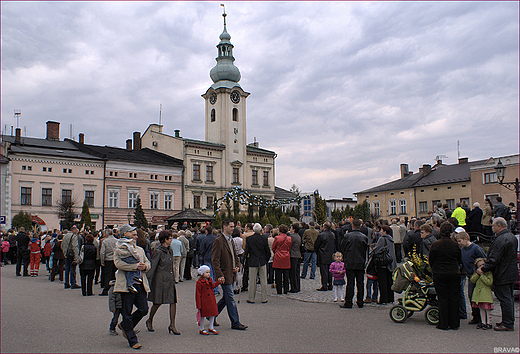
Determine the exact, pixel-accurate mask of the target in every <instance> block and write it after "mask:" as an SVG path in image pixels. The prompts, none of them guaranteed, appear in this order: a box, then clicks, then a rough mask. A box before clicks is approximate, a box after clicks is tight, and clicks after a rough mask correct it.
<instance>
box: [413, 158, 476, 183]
mask: <svg viewBox="0 0 520 354" xmlns="http://www.w3.org/2000/svg"><path fill="white" fill-rule="evenodd" d="M485 162H486V160H478V161H472V162H464V163H457V164H453V165H439V166H437V167H435V169H434V170H432V171H431V172H430V173H429V174H428V175H427V176H424V177H423V178H421V180H420V181H417V182H416V183H415V187H422V186H431V185H438V184H446V183H456V182H469V181H471V177H470V167H471V166H475V165H481V164H483V163H485ZM421 175H422V174H421Z"/></svg>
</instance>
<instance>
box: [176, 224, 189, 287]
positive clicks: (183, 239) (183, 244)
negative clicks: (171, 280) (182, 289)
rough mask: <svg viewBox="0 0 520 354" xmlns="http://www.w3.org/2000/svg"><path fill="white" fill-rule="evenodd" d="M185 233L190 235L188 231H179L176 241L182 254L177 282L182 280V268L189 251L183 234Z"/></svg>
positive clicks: (184, 265)
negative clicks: (180, 246) (178, 242)
mask: <svg viewBox="0 0 520 354" xmlns="http://www.w3.org/2000/svg"><path fill="white" fill-rule="evenodd" d="M186 232H189V233H190V234H191V231H190V230H185V231H184V230H181V231H179V237H178V240H179V241H181V243H182V252H181V262H180V264H179V281H180V282H182V280H183V278H184V268H185V267H186V262H187V261H186V258H187V257H188V251H189V249H190V241H188V239H187V238H186V236H185V234H186Z"/></svg>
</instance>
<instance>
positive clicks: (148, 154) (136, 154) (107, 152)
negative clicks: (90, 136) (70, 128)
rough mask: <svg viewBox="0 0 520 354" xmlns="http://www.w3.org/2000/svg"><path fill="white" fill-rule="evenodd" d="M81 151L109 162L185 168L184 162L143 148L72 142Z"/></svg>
mask: <svg viewBox="0 0 520 354" xmlns="http://www.w3.org/2000/svg"><path fill="white" fill-rule="evenodd" d="M72 143H73V144H74V145H75V146H76V147H77V148H78V149H79V150H81V151H83V152H85V153H88V154H92V155H94V156H98V157H100V158H103V159H106V160H109V161H124V162H134V163H142V164H151V165H170V166H172V165H173V166H183V161H182V160H180V159H176V158H175V157H171V156H168V155H166V154H163V153H161V152H158V151H155V150H151V149H148V148H143V149H140V150H126V149H123V148H118V147H112V146H98V145H87V144H80V143H78V142H75V141H73V142H72Z"/></svg>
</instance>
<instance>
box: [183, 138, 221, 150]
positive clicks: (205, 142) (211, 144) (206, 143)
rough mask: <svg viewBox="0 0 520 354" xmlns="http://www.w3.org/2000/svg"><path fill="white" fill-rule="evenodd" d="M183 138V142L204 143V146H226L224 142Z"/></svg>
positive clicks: (219, 147)
mask: <svg viewBox="0 0 520 354" xmlns="http://www.w3.org/2000/svg"><path fill="white" fill-rule="evenodd" d="M183 140H184V141H185V142H187V143H188V144H198V145H205V146H211V147H214V148H218V149H225V148H226V145H224V144H218V143H212V142H209V141H204V140H195V139H186V138H183Z"/></svg>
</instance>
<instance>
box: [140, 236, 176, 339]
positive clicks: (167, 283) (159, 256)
mask: <svg viewBox="0 0 520 354" xmlns="http://www.w3.org/2000/svg"><path fill="white" fill-rule="evenodd" d="M159 243H160V246H159V247H157V248H156V249H155V250H154V251H153V254H152V267H151V268H150V270H149V271H148V272H147V273H146V276H147V277H148V281H149V283H150V293H149V294H148V301H151V302H153V306H152V308H151V309H150V316H149V317H148V320H147V321H146V328H147V329H148V331H150V332H154V331H155V330H154V329H153V317H154V316H155V313H156V312H157V310H158V309H159V307H160V306H161V305H162V304H170V325H169V326H168V333H172V332H173V334H177V335H178V334H181V333H180V332H179V331H177V328H176V327H175V315H176V313H177V291H176V290H175V279H174V277H173V251H172V250H171V248H170V245H171V243H172V233H171V232H170V231H168V230H164V231H161V233H160V234H159Z"/></svg>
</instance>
